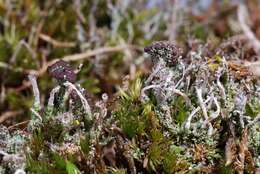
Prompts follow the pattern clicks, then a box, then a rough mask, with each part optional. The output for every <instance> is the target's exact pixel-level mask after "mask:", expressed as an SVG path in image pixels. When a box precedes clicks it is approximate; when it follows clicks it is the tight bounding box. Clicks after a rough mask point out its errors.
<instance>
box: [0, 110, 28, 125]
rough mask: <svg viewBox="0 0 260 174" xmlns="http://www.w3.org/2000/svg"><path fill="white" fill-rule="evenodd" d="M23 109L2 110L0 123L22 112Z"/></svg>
mask: <svg viewBox="0 0 260 174" xmlns="http://www.w3.org/2000/svg"><path fill="white" fill-rule="evenodd" d="M22 113H23V111H22V110H19V111H6V112H4V113H3V114H2V115H1V116H0V123H3V122H5V121H6V120H8V119H10V118H13V117H16V116H17V115H20V114H22Z"/></svg>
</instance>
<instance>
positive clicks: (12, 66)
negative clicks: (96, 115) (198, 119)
mask: <svg viewBox="0 0 260 174" xmlns="http://www.w3.org/2000/svg"><path fill="white" fill-rule="evenodd" d="M237 3H238V1H236V0H221V1H217V0H216V1H213V0H179V1H177V0H175V1H174V0H135V1H133V0H73V1H72V0H45V1H40V0H0V123H4V124H5V125H12V124H14V123H18V122H21V121H24V120H29V119H30V112H29V109H30V107H31V106H32V102H33V96H32V92H31V89H30V82H29V81H28V79H27V75H28V74H30V73H31V74H34V75H36V76H37V77H38V83H39V88H40V91H41V100H42V103H43V104H44V103H46V102H47V101H46V99H47V98H48V96H47V95H48V94H49V92H50V90H51V89H52V88H53V87H54V86H55V85H56V82H55V81H54V80H53V79H52V78H50V77H49V76H48V75H47V73H46V68H47V66H48V65H50V64H51V63H52V62H53V61H54V60H56V59H65V60H67V61H69V62H71V63H72V65H73V66H74V67H75V68H77V67H78V66H79V65H80V64H81V63H82V64H83V67H82V69H81V71H80V72H79V74H78V76H77V82H78V83H79V84H81V86H82V87H84V88H86V89H87V91H88V93H89V94H88V95H89V96H91V97H92V98H93V99H95V98H96V97H100V95H101V94H102V93H104V92H106V93H107V94H108V95H109V96H111V95H112V94H113V93H115V92H116V91H117V89H118V86H119V85H122V79H124V77H125V76H126V75H129V78H130V79H134V78H135V76H136V74H141V75H144V76H145V75H147V74H148V73H149V71H150V69H151V63H150V61H149V60H148V59H146V55H144V54H143V50H142V48H143V47H144V46H146V45H148V44H150V43H151V42H152V41H155V40H170V41H176V42H178V43H180V44H183V45H187V44H189V43H190V42H201V43H205V44H208V43H210V47H212V48H214V47H216V46H217V45H218V44H219V43H221V42H222V41H223V40H226V39H227V38H229V37H231V36H233V35H238V34H240V33H241V27H240V25H239V24H238V20H237V13H236V7H237ZM245 3H246V5H247V7H248V9H249V17H250V19H251V21H252V23H251V24H250V27H251V29H252V31H253V32H254V33H255V34H256V37H258V38H260V16H259V9H260V5H259V1H258V0H248V1H246V2H245ZM249 57H250V56H247V55H245V56H244V57H243V58H245V59H248V58H249ZM250 58H252V57H250Z"/></svg>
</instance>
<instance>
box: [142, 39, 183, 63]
mask: <svg viewBox="0 0 260 174" xmlns="http://www.w3.org/2000/svg"><path fill="white" fill-rule="evenodd" d="M144 51H145V52H146V53H148V54H149V55H150V56H151V58H152V61H153V62H154V63H156V62H157V61H158V60H159V59H163V60H164V61H165V62H166V64H167V66H174V65H175V64H176V63H177V61H178V58H179V57H180V56H181V54H182V49H181V48H180V47H179V46H177V45H176V44H174V43H172V42H169V41H157V42H154V43H152V44H151V45H149V46H147V47H145V48H144Z"/></svg>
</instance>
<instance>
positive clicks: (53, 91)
mask: <svg viewBox="0 0 260 174" xmlns="http://www.w3.org/2000/svg"><path fill="white" fill-rule="evenodd" d="M59 90H60V86H57V87H55V88H53V89H52V90H51V92H50V97H49V100H48V107H53V105H54V97H55V94H56V93H57V92H58V91H59Z"/></svg>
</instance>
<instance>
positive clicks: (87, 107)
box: [64, 81, 91, 115]
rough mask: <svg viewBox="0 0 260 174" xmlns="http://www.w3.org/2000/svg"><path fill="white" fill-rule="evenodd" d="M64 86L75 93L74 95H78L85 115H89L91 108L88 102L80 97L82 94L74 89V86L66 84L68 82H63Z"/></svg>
mask: <svg viewBox="0 0 260 174" xmlns="http://www.w3.org/2000/svg"><path fill="white" fill-rule="evenodd" d="M64 85H65V86H66V87H69V88H71V89H73V90H75V91H76V93H77V94H78V96H79V98H80V100H81V102H82V105H83V107H84V109H85V111H86V113H87V114H90V115H91V108H90V106H89V104H88V101H87V100H86V99H85V97H84V96H83V95H82V93H81V92H80V91H79V90H78V89H77V88H76V86H75V85H74V84H72V83H70V82H68V81H67V82H65V83H64Z"/></svg>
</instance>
